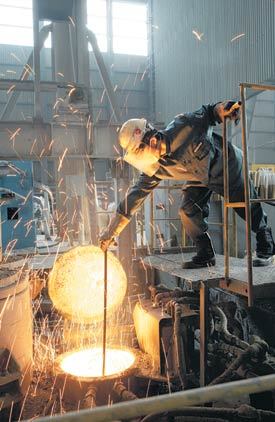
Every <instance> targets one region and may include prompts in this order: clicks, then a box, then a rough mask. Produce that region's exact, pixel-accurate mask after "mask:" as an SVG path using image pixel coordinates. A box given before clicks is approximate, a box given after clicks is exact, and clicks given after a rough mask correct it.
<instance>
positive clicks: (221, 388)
mask: <svg viewBox="0 0 275 422" xmlns="http://www.w3.org/2000/svg"><path fill="white" fill-rule="evenodd" d="M274 389H275V375H266V376H263V377H258V378H249V379H246V380H242V381H235V382H227V383H224V384H218V385H214V386H210V387H209V386H207V387H204V388H193V389H190V390H185V391H180V392H177V393H173V394H164V395H161V396H155V397H148V398H145V399H139V400H132V401H130V402H123V403H118V404H114V405H113V406H109V405H108V406H100V407H97V408H95V409H91V410H83V411H80V412H79V411H76V412H70V413H66V415H60V416H48V417H45V418H39V419H37V421H39V422H59V421H64V420H66V422H76V421H77V422H90V421H93V422H109V421H113V420H124V419H127V420H128V419H132V418H137V417H139V416H143V415H149V414H154V413H162V412H169V411H173V410H179V409H183V408H184V407H186V406H193V405H197V404H202V403H207V402H211V401H213V400H220V399H224V397H226V398H228V399H235V398H237V397H240V396H242V395H244V394H252V393H260V392H262V391H269V390H274Z"/></svg>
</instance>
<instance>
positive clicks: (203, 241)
mask: <svg viewBox="0 0 275 422" xmlns="http://www.w3.org/2000/svg"><path fill="white" fill-rule="evenodd" d="M240 109H241V103H240V102H234V101H225V102H219V103H216V104H208V105H203V106H202V107H201V108H200V109H199V110H197V111H195V112H193V113H184V114H179V115H177V116H176V117H175V118H174V120H173V121H172V122H171V123H169V124H168V126H167V127H166V128H165V129H164V130H156V129H155V128H154V127H153V126H152V125H151V124H150V123H148V122H147V120H146V119H130V120H128V121H127V122H125V123H124V124H123V125H122V127H121V129H120V131H119V142H120V145H121V147H122V148H123V150H124V151H125V155H124V160H125V161H126V162H127V163H129V164H131V165H133V166H134V167H135V168H137V169H138V170H139V171H141V174H140V177H139V179H138V181H137V183H136V184H135V185H134V186H133V187H132V188H131V189H130V190H129V192H128V194H127V195H126V197H125V198H124V199H123V200H122V201H121V202H120V204H119V205H118V208H117V211H116V214H115V215H114V216H113V218H112V219H111V221H110V224H109V226H108V228H107V229H106V230H105V231H104V232H103V233H102V235H101V236H100V246H101V248H102V250H106V249H107V248H108V247H109V245H110V244H111V243H112V242H113V241H114V238H115V237H116V236H118V235H119V234H120V233H121V231H122V230H123V229H124V228H125V227H126V226H127V224H128V223H129V221H130V219H131V217H132V216H133V214H134V213H135V212H136V211H137V209H138V208H139V207H140V206H141V204H142V203H143V202H144V200H145V198H146V197H147V196H148V195H149V194H150V193H151V192H152V191H153V189H154V188H156V187H157V186H158V184H159V183H160V182H161V181H162V180H182V181H184V182H185V184H184V186H183V191H182V203H181V207H180V210H179V214H180V217H181V221H182V224H183V226H184V228H185V230H186V233H187V235H188V236H189V237H190V238H191V239H192V240H193V242H194V244H195V247H196V255H195V256H194V257H192V259H191V260H190V261H186V262H184V263H183V268H186V269H189V268H202V267H207V266H212V265H215V263H216V260H215V251H214V247H213V244H212V241H211V238H210V236H209V234H208V223H207V217H208V215H209V202H210V197H211V194H212V192H216V193H218V194H219V195H223V194H224V186H223V154H222V138H221V136H219V135H218V134H216V133H215V132H213V128H214V126H215V125H216V124H220V123H222V122H223V121H224V119H225V118H227V119H228V120H231V121H232V122H235V124H238V122H239V120H240ZM228 167H229V199H230V202H243V201H244V178H243V169H242V151H241V150H240V149H239V148H237V147H236V146H235V145H232V144H231V143H230V142H229V143H228ZM250 196H251V198H256V197H257V194H256V191H255V188H254V186H253V183H252V181H251V180H250ZM235 211H236V212H237V213H238V214H239V216H240V217H242V218H243V219H245V209H244V208H236V209H235ZM251 222H252V230H253V232H254V233H256V240H257V244H256V257H255V259H253V265H254V266H266V265H270V264H271V263H272V257H273V254H274V253H275V245H274V241H273V237H272V232H271V229H270V227H268V226H267V217H266V214H265V213H264V211H263V208H262V206H261V204H260V203H252V204H251Z"/></svg>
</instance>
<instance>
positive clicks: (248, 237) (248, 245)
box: [240, 85, 254, 306]
mask: <svg viewBox="0 0 275 422" xmlns="http://www.w3.org/2000/svg"><path fill="white" fill-rule="evenodd" d="M245 90H246V88H245V87H244V86H243V85H240V96H241V102H242V105H241V107H242V115H241V119H242V150H243V177H244V201H245V227H246V253H247V282H248V306H253V301H254V298H253V273H252V250H251V213H250V208H251V206H250V187H249V166H248V149H247V141H246V110H245V101H246V98H245V97H246V95H245V94H246V92H245Z"/></svg>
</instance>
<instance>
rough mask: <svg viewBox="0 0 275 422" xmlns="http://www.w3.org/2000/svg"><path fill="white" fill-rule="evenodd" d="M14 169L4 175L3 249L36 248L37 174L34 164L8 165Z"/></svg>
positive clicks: (0, 180)
mask: <svg viewBox="0 0 275 422" xmlns="http://www.w3.org/2000/svg"><path fill="white" fill-rule="evenodd" d="M4 163H6V165H7V166H9V168H10V172H9V173H8V174H6V175H0V192H1V195H2V198H3V199H5V196H6V195H7V194H8V195H9V198H6V199H9V200H8V201H3V202H2V204H1V222H2V247H3V249H4V250H7V249H8V250H15V249H25V248H34V245H35V236H36V233H35V221H34V215H33V172H32V162H31V161H19V160H18V161H12V162H4Z"/></svg>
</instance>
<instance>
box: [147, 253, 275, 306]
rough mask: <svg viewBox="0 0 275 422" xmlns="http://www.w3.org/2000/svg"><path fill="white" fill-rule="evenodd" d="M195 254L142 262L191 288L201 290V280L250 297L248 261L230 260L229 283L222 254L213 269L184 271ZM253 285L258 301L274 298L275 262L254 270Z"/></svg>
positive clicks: (217, 258) (218, 256)
mask: <svg viewBox="0 0 275 422" xmlns="http://www.w3.org/2000/svg"><path fill="white" fill-rule="evenodd" d="M193 255H194V253H179V254H169V253H168V254H159V255H149V256H147V257H145V258H144V260H143V261H144V264H145V265H146V266H147V267H149V268H151V269H155V270H158V271H162V272H164V273H167V274H169V275H171V276H174V277H178V278H180V279H181V280H183V281H184V282H185V283H186V285H187V286H188V287H189V288H191V289H195V290H199V287H200V284H201V281H204V282H206V281H207V284H208V285H209V287H221V288H223V289H226V290H228V291H230V292H234V293H238V294H240V295H242V296H247V284H248V283H247V267H246V259H239V258H232V257H231V258H230V273H229V275H230V279H229V280H228V281H226V280H225V278H224V256H223V255H217V256H216V265H215V266H213V267H209V268H200V269H192V270H186V269H183V268H182V263H183V261H188V260H190V259H191V257H192V256H193ZM253 286H254V287H253V290H254V297H255V298H263V297H275V263H273V264H272V265H269V266H267V267H255V268H253Z"/></svg>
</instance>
